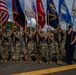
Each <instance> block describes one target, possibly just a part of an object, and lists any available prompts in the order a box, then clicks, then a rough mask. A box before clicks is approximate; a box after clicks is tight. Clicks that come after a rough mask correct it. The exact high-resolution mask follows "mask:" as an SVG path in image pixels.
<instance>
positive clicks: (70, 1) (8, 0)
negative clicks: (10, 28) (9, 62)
mask: <svg viewBox="0 0 76 75" xmlns="http://www.w3.org/2000/svg"><path fill="white" fill-rule="evenodd" d="M19 1H20V4H21V6H22V9H23V10H24V0H19ZM32 1H34V3H35V2H36V0H32ZM53 1H54V4H55V6H56V9H57V12H58V3H59V0H53ZM42 2H43V5H44V9H45V11H46V6H47V4H46V2H47V0H42ZM65 2H66V4H67V7H68V9H69V12H70V15H71V16H72V14H71V10H72V4H73V0H65ZM6 4H7V7H8V10H9V15H10V18H9V20H12V0H6ZM75 21H76V18H75ZM62 24H63V25H62V27H63V28H65V26H64V24H65V23H62Z"/></svg>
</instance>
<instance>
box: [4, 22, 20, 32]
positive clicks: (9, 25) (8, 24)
mask: <svg viewBox="0 0 76 75" xmlns="http://www.w3.org/2000/svg"><path fill="white" fill-rule="evenodd" d="M13 25H14V26H17V28H18V30H20V27H19V26H18V25H17V24H16V23H14V24H13V23H12V22H7V23H6V24H5V25H4V26H3V27H6V28H7V29H8V28H10V29H11V30H12V29H13Z"/></svg>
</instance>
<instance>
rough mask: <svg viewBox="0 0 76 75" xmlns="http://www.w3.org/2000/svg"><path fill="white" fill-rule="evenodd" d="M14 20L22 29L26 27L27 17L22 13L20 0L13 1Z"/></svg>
mask: <svg viewBox="0 0 76 75" xmlns="http://www.w3.org/2000/svg"><path fill="white" fill-rule="evenodd" d="M12 12H13V20H14V21H15V22H16V23H17V25H18V26H20V27H21V28H24V27H25V15H24V13H23V11H22V8H21V5H20V2H19V0H12Z"/></svg>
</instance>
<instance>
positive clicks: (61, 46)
mask: <svg viewBox="0 0 76 75" xmlns="http://www.w3.org/2000/svg"><path fill="white" fill-rule="evenodd" d="M63 50H64V44H63V43H62V42H61V43H60V44H58V43H57V42H55V52H56V57H57V59H59V60H61V59H62V58H63Z"/></svg>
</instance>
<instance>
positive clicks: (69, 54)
mask: <svg viewBox="0 0 76 75" xmlns="http://www.w3.org/2000/svg"><path fill="white" fill-rule="evenodd" d="M65 50H66V58H67V63H71V62H72V60H73V56H74V51H75V44H73V45H70V43H66V44H65Z"/></svg>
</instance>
